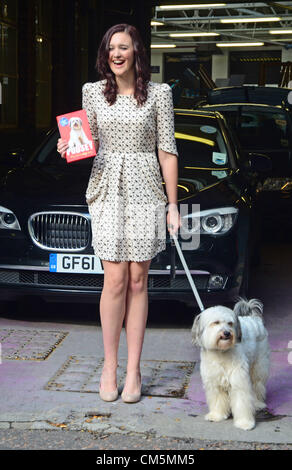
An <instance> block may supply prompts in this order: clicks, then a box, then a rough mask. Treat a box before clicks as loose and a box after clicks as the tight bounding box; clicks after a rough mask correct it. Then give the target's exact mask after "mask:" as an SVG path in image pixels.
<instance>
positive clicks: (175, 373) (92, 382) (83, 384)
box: [45, 356, 195, 398]
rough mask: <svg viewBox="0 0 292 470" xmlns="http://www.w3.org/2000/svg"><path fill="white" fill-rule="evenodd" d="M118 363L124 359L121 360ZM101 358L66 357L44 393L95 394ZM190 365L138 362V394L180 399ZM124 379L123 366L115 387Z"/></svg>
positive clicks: (188, 374) (184, 389)
mask: <svg viewBox="0 0 292 470" xmlns="http://www.w3.org/2000/svg"><path fill="white" fill-rule="evenodd" d="M121 363H122V364H126V360H124V359H121ZM102 366H103V359H102V358H99V359H97V358H96V357H95V356H69V357H68V359H67V360H66V361H65V362H64V364H63V365H62V366H61V367H60V369H59V370H58V371H57V372H56V374H55V375H54V377H52V378H51V379H50V380H49V382H48V383H47V384H46V386H45V389H46V390H56V391H71V392H73V391H76V392H77V391H78V392H86V393H96V392H98V388H99V378H100V375H101V371H102ZM194 366H195V363H194V362H182V361H180V362H179V361H150V360H149V361H147V360H145V361H142V362H141V373H142V376H143V387H142V395H148V396H149V395H150V396H162V397H173V398H183V397H184V395H185V392H186V389H187V387H188V384H189V380H190V377H191V374H192V372H193V370H194ZM125 376H126V369H125V366H119V367H118V371H117V379H118V387H122V386H123V383H124V380H125Z"/></svg>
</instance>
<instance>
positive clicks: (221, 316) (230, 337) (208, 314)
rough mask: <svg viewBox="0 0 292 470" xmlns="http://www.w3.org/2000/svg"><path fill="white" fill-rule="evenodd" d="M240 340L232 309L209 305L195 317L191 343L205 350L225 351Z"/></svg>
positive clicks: (236, 320)
mask: <svg viewBox="0 0 292 470" xmlns="http://www.w3.org/2000/svg"><path fill="white" fill-rule="evenodd" d="M240 340H241V329H240V323H239V320H238V318H237V315H236V314H235V313H234V312H233V310H231V309H229V308H227V307H223V306H217V307H211V308H208V309H206V310H204V311H203V312H202V313H201V314H200V315H198V316H197V317H196V318H195V321H194V324H193V327H192V343H193V344H196V345H198V346H201V347H203V348H204V349H207V350H212V349H213V350H220V351H227V350H228V349H230V348H232V347H233V346H234V345H235V344H236V343H237V342H240Z"/></svg>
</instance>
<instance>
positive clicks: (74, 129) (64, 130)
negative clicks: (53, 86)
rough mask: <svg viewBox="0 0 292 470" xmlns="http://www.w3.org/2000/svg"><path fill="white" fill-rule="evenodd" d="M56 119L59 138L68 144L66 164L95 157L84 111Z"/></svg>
mask: <svg viewBox="0 0 292 470" xmlns="http://www.w3.org/2000/svg"><path fill="white" fill-rule="evenodd" d="M56 119H57V124H58V128H59V132H60V136H61V138H62V139H64V140H67V142H68V144H69V148H68V149H67V151H66V160H67V163H71V162H75V161H77V160H82V159H83V158H89V157H95V155H96V150H95V146H94V142H93V139H92V135H91V131H90V127H89V122H88V119H87V114H86V111H85V109H80V110H79V111H73V112H72V113H67V114H61V115H60V116H57V117H56Z"/></svg>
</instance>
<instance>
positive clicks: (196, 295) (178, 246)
mask: <svg viewBox="0 0 292 470" xmlns="http://www.w3.org/2000/svg"><path fill="white" fill-rule="evenodd" d="M170 237H172V238H173V240H174V243H175V246H176V249H177V252H178V254H179V257H180V260H181V262H182V265H183V267H184V270H185V273H186V275H187V278H188V280H189V283H190V285H191V288H192V291H193V293H194V296H195V298H196V300H197V303H198V306H199V308H200V310H201V312H202V311H203V310H205V309H204V305H203V303H202V300H201V297H200V296H199V292H198V290H197V288H196V286H195V283H194V280H193V278H192V276H191V273H190V270H189V268H188V265H187V263H186V260H185V257H184V255H183V252H182V250H181V247H180V245H179V242H178V239H177V237H176V235H175V233H174V234H170Z"/></svg>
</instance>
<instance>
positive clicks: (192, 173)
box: [2, 165, 231, 206]
mask: <svg viewBox="0 0 292 470" xmlns="http://www.w3.org/2000/svg"><path fill="white" fill-rule="evenodd" d="M90 171H91V167H87V166H86V167H85V166H84V167H82V166H79V167H78V170H77V168H76V167H73V165H72V166H71V167H70V166H68V167H66V171H62V170H60V171H58V169H56V168H42V167H33V168H32V167H25V168H16V169H13V170H10V171H9V172H8V173H7V175H6V176H5V178H4V179H3V184H2V191H3V190H4V192H5V195H6V196H7V197H8V198H9V195H10V197H11V199H12V200H13V201H14V203H15V201H17V200H21V201H26V203H32V204H33V202H36V201H37V204H38V205H40V206H41V205H45V206H48V205H58V204H62V205H75V204H77V205H80V204H81V205H83V204H86V200H85V192H86V188H87V184H88V180H89V176H90ZM230 173H231V170H230V169H220V170H218V168H217V169H216V168H213V169H212V168H210V169H200V168H195V167H194V168H192V169H183V170H181V171H180V174H179V180H178V200H179V201H180V202H183V201H187V200H188V199H189V198H192V197H194V196H196V195H197V194H199V193H201V192H202V191H205V190H206V189H207V188H209V187H213V186H217V185H218V184H220V183H221V182H222V181H224V180H226V178H227V177H228V176H229V175H230ZM33 205H34V204H33Z"/></svg>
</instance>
